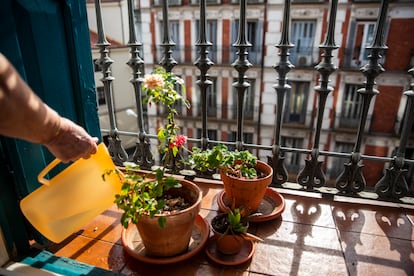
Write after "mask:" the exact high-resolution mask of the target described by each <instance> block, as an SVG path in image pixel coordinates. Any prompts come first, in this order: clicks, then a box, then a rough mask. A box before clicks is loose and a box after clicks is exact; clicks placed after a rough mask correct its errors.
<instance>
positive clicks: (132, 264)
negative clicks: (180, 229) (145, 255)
mask: <svg viewBox="0 0 414 276" xmlns="http://www.w3.org/2000/svg"><path fill="white" fill-rule="evenodd" d="M201 254H202V253H201ZM195 257H196V256H195ZM126 258H127V265H126V266H125V268H124V269H123V270H122V271H121V273H123V274H125V275H157V276H158V275H160V276H163V275H166V276H167V275H168V276H170V275H171V276H174V275H177V276H186V275H188V276H190V275H220V270H221V268H216V267H214V266H210V265H207V264H203V263H199V262H197V261H194V260H195V259H194V258H191V259H189V260H185V261H182V262H178V263H174V264H164V265H154V264H148V263H144V262H141V261H138V260H135V259H133V258H131V257H129V256H126Z"/></svg>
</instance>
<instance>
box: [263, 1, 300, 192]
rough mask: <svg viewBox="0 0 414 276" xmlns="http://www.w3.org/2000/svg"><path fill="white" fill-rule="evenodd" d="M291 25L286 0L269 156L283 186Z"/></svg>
mask: <svg viewBox="0 0 414 276" xmlns="http://www.w3.org/2000/svg"><path fill="white" fill-rule="evenodd" d="M289 25H290V0H285V7H284V11H283V29H282V37H281V39H280V42H279V45H276V47H277V48H279V49H280V51H279V56H280V60H279V64H277V65H275V66H273V68H274V69H275V70H276V71H277V72H278V74H279V78H278V83H277V84H275V85H273V88H275V90H276V93H277V115H276V116H277V117H276V129H275V143H274V144H273V146H272V154H273V156H268V162H269V164H270V165H271V166H272V167H273V183H275V184H277V185H281V184H283V183H285V182H286V181H287V180H288V171H287V169H286V166H285V164H284V160H285V157H284V156H283V153H282V151H281V149H280V147H281V145H280V140H281V134H280V133H281V128H282V123H283V111H284V106H285V94H286V92H287V91H289V90H290V88H291V87H290V85H289V84H288V83H287V78H286V75H287V74H288V73H289V71H290V70H292V69H293V68H295V66H294V65H293V64H292V63H290V61H289V49H290V48H293V46H294V45H293V44H292V43H290V41H289V32H290V30H289Z"/></svg>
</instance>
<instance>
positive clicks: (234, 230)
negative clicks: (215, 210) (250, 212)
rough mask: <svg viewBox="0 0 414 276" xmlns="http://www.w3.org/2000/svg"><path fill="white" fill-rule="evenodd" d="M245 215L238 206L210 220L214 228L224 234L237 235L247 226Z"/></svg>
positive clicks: (243, 231)
mask: <svg viewBox="0 0 414 276" xmlns="http://www.w3.org/2000/svg"><path fill="white" fill-rule="evenodd" d="M246 218H247V217H246V216H244V215H243V211H242V210H241V209H239V208H236V209H234V210H230V211H229V212H228V213H227V214H220V215H218V216H216V217H215V218H214V219H213V221H212V226H213V227H214V229H215V230H216V231H218V232H220V233H222V234H225V235H238V234H242V233H246V232H247V229H248V227H249V224H248V222H247V219H246Z"/></svg>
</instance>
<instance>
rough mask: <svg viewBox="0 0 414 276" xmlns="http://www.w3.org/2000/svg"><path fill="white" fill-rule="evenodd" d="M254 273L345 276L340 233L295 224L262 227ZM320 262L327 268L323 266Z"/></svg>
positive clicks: (253, 267) (254, 256) (276, 224)
mask: <svg viewBox="0 0 414 276" xmlns="http://www.w3.org/2000/svg"><path fill="white" fill-rule="evenodd" d="M257 234H258V236H260V237H262V238H264V239H265V241H264V242H261V243H258V244H257V250H256V252H255V254H254V255H253V261H252V265H251V267H250V269H251V271H252V272H255V273H263V274H269V275H346V273H347V272H346V265H345V262H344V260H343V255H342V251H341V246H340V243H339V240H338V236H337V231H336V230H335V229H333V228H326V227H320V226H312V225H304V224H298V223H292V222H285V221H283V222H282V223H280V222H277V221H275V222H270V223H267V224H266V225H262V226H261V227H260V229H259V230H258V233H257ZM321 260H323V263H324V264H335V265H334V266H330V265H321Z"/></svg>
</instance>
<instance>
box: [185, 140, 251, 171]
mask: <svg viewBox="0 0 414 276" xmlns="http://www.w3.org/2000/svg"><path fill="white" fill-rule="evenodd" d="M188 163H189V164H190V166H191V167H192V168H193V169H197V170H199V171H201V172H206V171H208V170H213V169H219V170H221V171H223V172H225V173H227V174H228V175H232V176H234V177H238V178H243V177H244V178H249V179H253V178H257V176H258V175H257V171H256V169H255V166H256V163H257V157H256V156H254V155H253V154H252V153H250V152H249V151H248V150H244V151H238V150H235V151H231V150H229V149H228V148H227V146H226V145H224V144H218V145H216V146H214V147H213V148H212V149H207V150H204V151H203V150H201V149H200V148H197V147H194V148H193V149H192V154H191V155H190V156H189V160H188Z"/></svg>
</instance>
